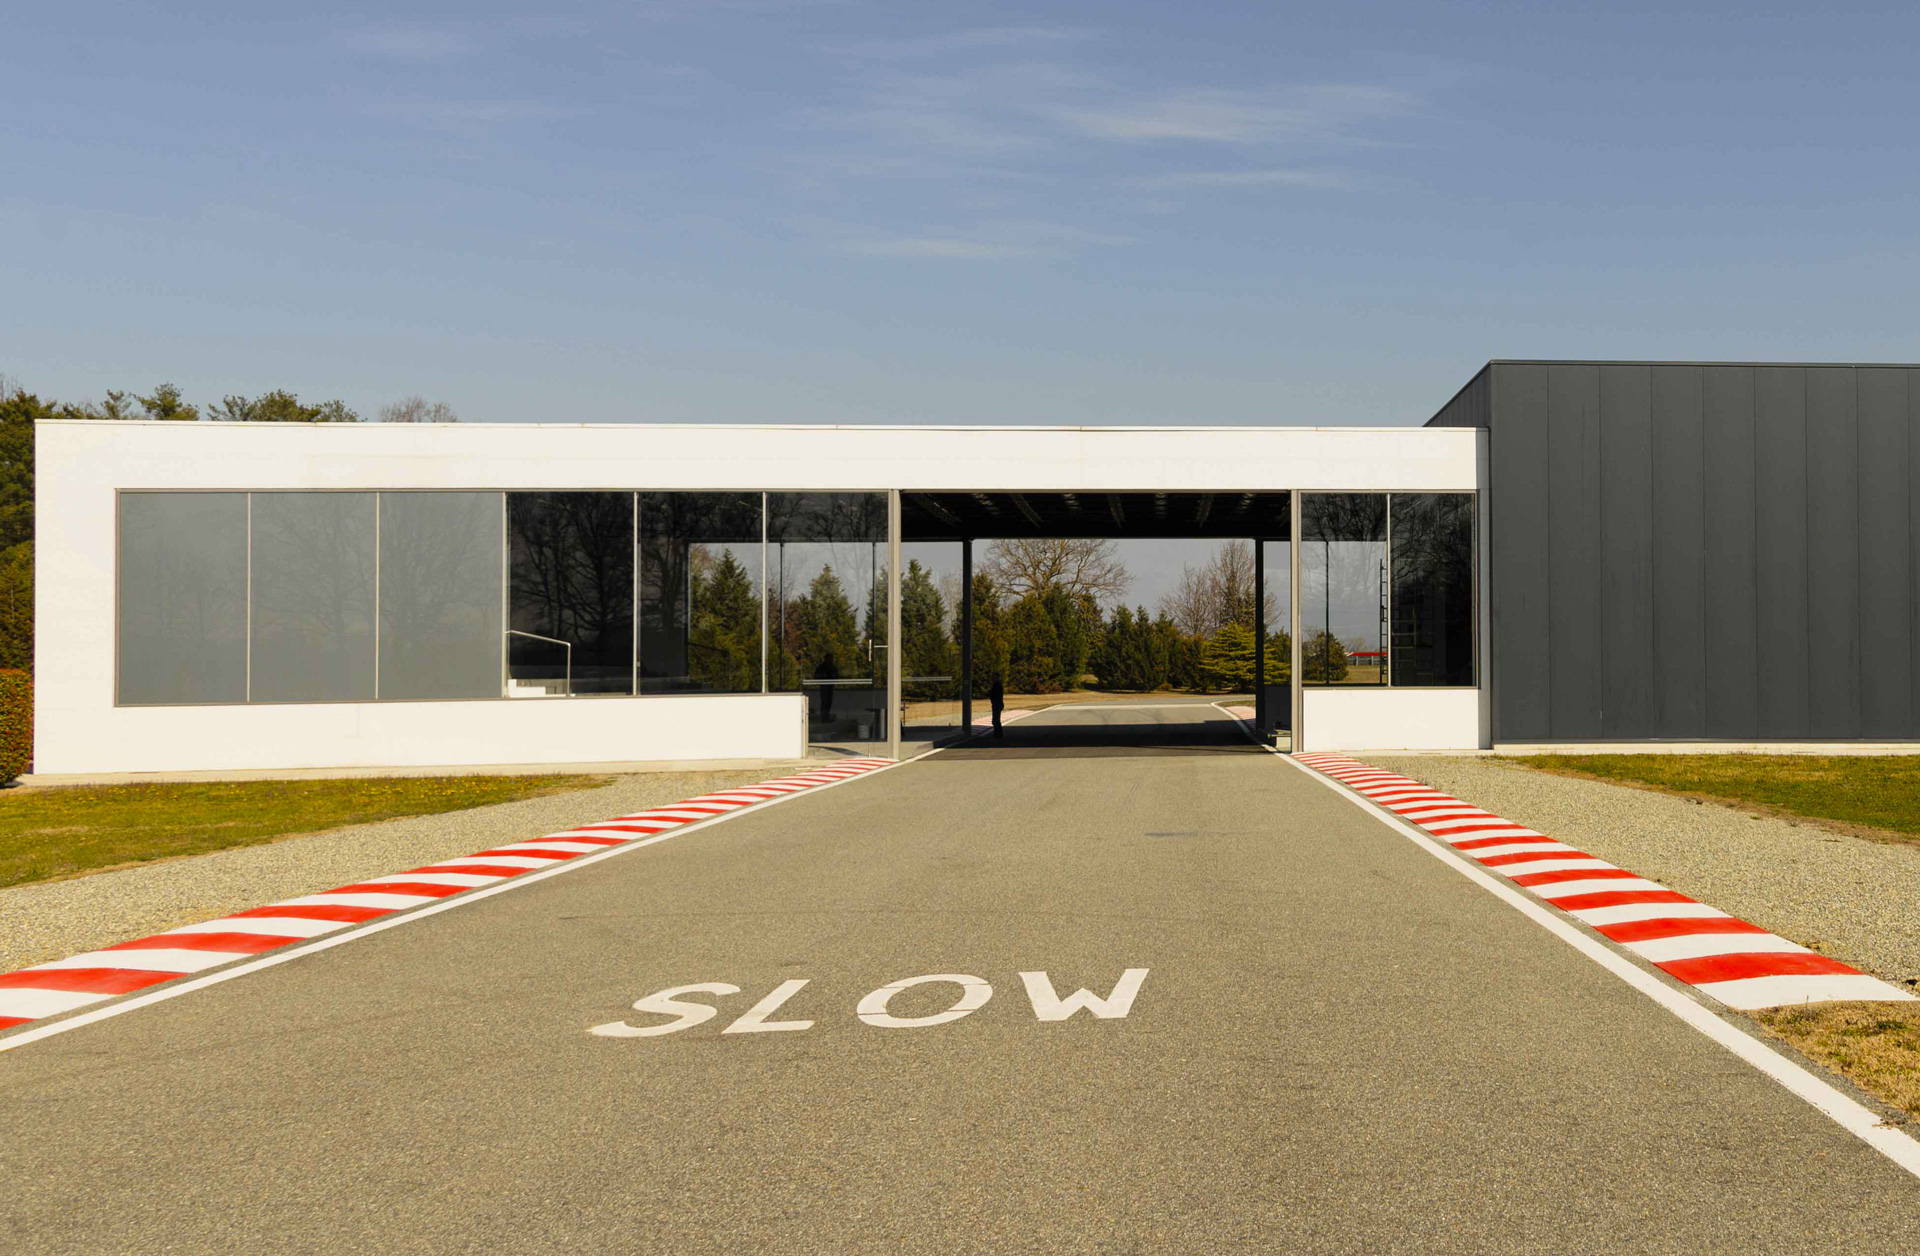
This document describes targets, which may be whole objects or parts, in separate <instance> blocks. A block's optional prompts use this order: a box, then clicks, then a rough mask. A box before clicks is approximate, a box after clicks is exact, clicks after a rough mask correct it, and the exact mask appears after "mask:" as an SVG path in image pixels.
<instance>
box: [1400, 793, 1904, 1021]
mask: <svg viewBox="0 0 1920 1256" xmlns="http://www.w3.org/2000/svg"><path fill="white" fill-rule="evenodd" d="M1368 762H1370V763H1374V764H1377V765H1378V766H1380V767H1383V768H1387V769H1389V770H1390V771H1394V772H1399V773H1401V774H1403V775H1406V776H1410V777H1412V778H1413V779H1415V780H1417V781H1422V782H1425V783H1426V784H1428V785H1431V786H1433V787H1434V788H1435V789H1438V790H1443V791H1445V792H1446V793H1449V794H1453V795H1454V796H1455V797H1458V798H1463V799H1465V800H1467V801H1468V802H1471V803H1473V804H1474V805H1476V806H1479V807H1484V808H1485V809H1487V810H1488V811H1492V812H1494V813H1496V814H1498V815H1501V816H1505V817H1506V818H1507V819H1509V820H1512V821H1514V822H1516V823H1519V824H1524V825H1527V826H1528V827H1530V828H1535V829H1538V830H1540V831H1541V832H1542V833H1546V834H1549V835H1551V836H1553V837H1556V838H1559V839H1560V840H1562V841H1565V842H1567V843H1569V844H1571V845H1574V846H1578V847H1580V848H1581V849H1582V850H1586V851H1589V852H1591V853H1592V854H1595V855H1598V856H1600V857H1601V858H1602V859H1606V860H1609V861H1611V862H1613V863H1617V864H1619V865H1620V866H1621V867H1623V868H1630V869H1632V870H1633V871H1634V872H1637V873H1639V874H1640V875H1641V876H1645V877H1651V878H1652V879H1654V880H1656V881H1661V882H1664V883H1665V884H1667V885H1669V886H1672V887H1673V888H1674V889H1676V890H1679V891H1680V892H1681V893H1683V894H1687V895H1690V896H1692V897H1694V898H1697V899H1699V900H1701V901H1702V902H1705V903H1710V904H1712V905H1713V906H1715V907H1718V908H1720V909H1721V910H1722V911H1726V912H1731V913H1733V914H1734V915H1736V916H1740V917H1743V918H1745V919H1747V920H1750V921H1752V922H1753V923H1755V924H1757V925H1760V926H1762V927H1763V928H1766V929H1770V930H1772V931H1773V932H1775V933H1778V934H1780V935H1781V936H1783V937H1786V938H1790V939H1792V940H1793V941H1795V942H1798V943H1800V944H1801V945H1803V946H1808V947H1812V948H1813V949H1814V950H1817V951H1820V952H1822V953H1824V954H1827V955H1831V956H1834V957H1835V958H1837V959H1842V960H1845V961H1846V962H1848V963H1850V964H1854V965H1856V966H1858V967H1860V968H1862V969H1865V970H1867V971H1868V972H1871V973H1874V974H1876V975H1878V976H1880V977H1884V978H1886V979H1888V980H1890V981H1894V982H1898V983H1900V984H1902V985H1906V986H1910V987H1916V988H1920V847H1915V846H1909V845H1894V844H1889V843H1884V842H1874V841H1869V840H1867V839H1865V838H1859V837H1851V836H1847V835H1845V834H1841V833H1835V832H1832V831H1830V830H1828V829H1826V828H1823V827H1819V826H1816V825H1814V824H1811V823H1795V822H1793V821H1790V820H1783V819H1770V818H1759V817H1755V816H1751V815H1748V814H1747V813H1745V812H1742V811H1736V810H1734V809H1733V808H1731V807H1725V806H1718V805H1715V804H1713V803H1699V802H1694V801H1692V800H1690V799H1685V798H1677V797H1674V796H1672V795H1667V794H1659V793H1654V792H1652V791H1650V790H1644V789H1632V788H1628V787H1626V786H1622V785H1611V784H1607V783H1605V782H1602V781H1587V780H1580V779H1576V778H1573V777H1566V776H1556V775H1553V774H1551V773H1546V772H1537V771H1534V770H1532V769H1530V768H1523V767H1516V766H1514V765H1512V764H1506V763H1501V762H1498V761H1495V760H1488V759H1484V758H1449V757H1445V756H1432V755H1419V756H1393V755H1375V756H1370V757H1369V758H1368Z"/></svg>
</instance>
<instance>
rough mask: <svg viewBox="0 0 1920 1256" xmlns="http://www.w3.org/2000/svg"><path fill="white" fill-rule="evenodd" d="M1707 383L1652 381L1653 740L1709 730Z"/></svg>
mask: <svg viewBox="0 0 1920 1256" xmlns="http://www.w3.org/2000/svg"><path fill="white" fill-rule="evenodd" d="M1705 378H1706V373H1705V372H1704V371H1702V370H1700V369H1699V368H1698V367H1690V366H1655V367H1653V368H1652V370H1651V371H1650V373H1649V385H1650V394H1651V396H1650V400H1651V408H1652V428H1653V534H1652V537H1651V543H1652V547H1653V718H1652V721H1651V723H1650V725H1649V727H1650V728H1651V729H1652V733H1651V735H1652V736H1655V737H1676V738H1678V737H1698V736H1700V735H1701V732H1702V730H1703V729H1704V728H1705V727H1706V715H1707V603H1706V590H1707V581H1706V567H1707V562H1706V536H1707V521H1706V471H1707V446H1706V431H1705V420H1706V413H1705V407H1706V397H1705Z"/></svg>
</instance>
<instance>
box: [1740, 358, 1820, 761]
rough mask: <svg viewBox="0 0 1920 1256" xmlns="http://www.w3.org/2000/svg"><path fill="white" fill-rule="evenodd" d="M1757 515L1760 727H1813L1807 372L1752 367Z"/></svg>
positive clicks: (1799, 734) (1790, 735) (1802, 734)
mask: <svg viewBox="0 0 1920 1256" xmlns="http://www.w3.org/2000/svg"><path fill="white" fill-rule="evenodd" d="M1753 421H1754V437H1755V439H1754V455H1755V458H1754V487H1755V490H1756V493H1757V495H1758V504H1759V516H1758V524H1759V526H1758V535H1757V537H1756V541H1757V545H1756V546H1755V556H1756V558H1757V559H1758V571H1759V574H1760V635H1759V645H1760V735H1761V736H1762V737H1766V738H1769V739H1776V740H1782V739H1784V740H1798V739H1804V738H1806V737H1808V736H1810V735H1811V733H1812V725H1811V722H1810V720H1809V706H1808V694H1807V689H1808V681H1809V678H1808V669H1807V650H1808V647H1809V642H1808V634H1807V372H1806V368H1804V367H1798V366H1762V367H1758V368H1756V369H1755V370H1754V412H1753Z"/></svg>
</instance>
